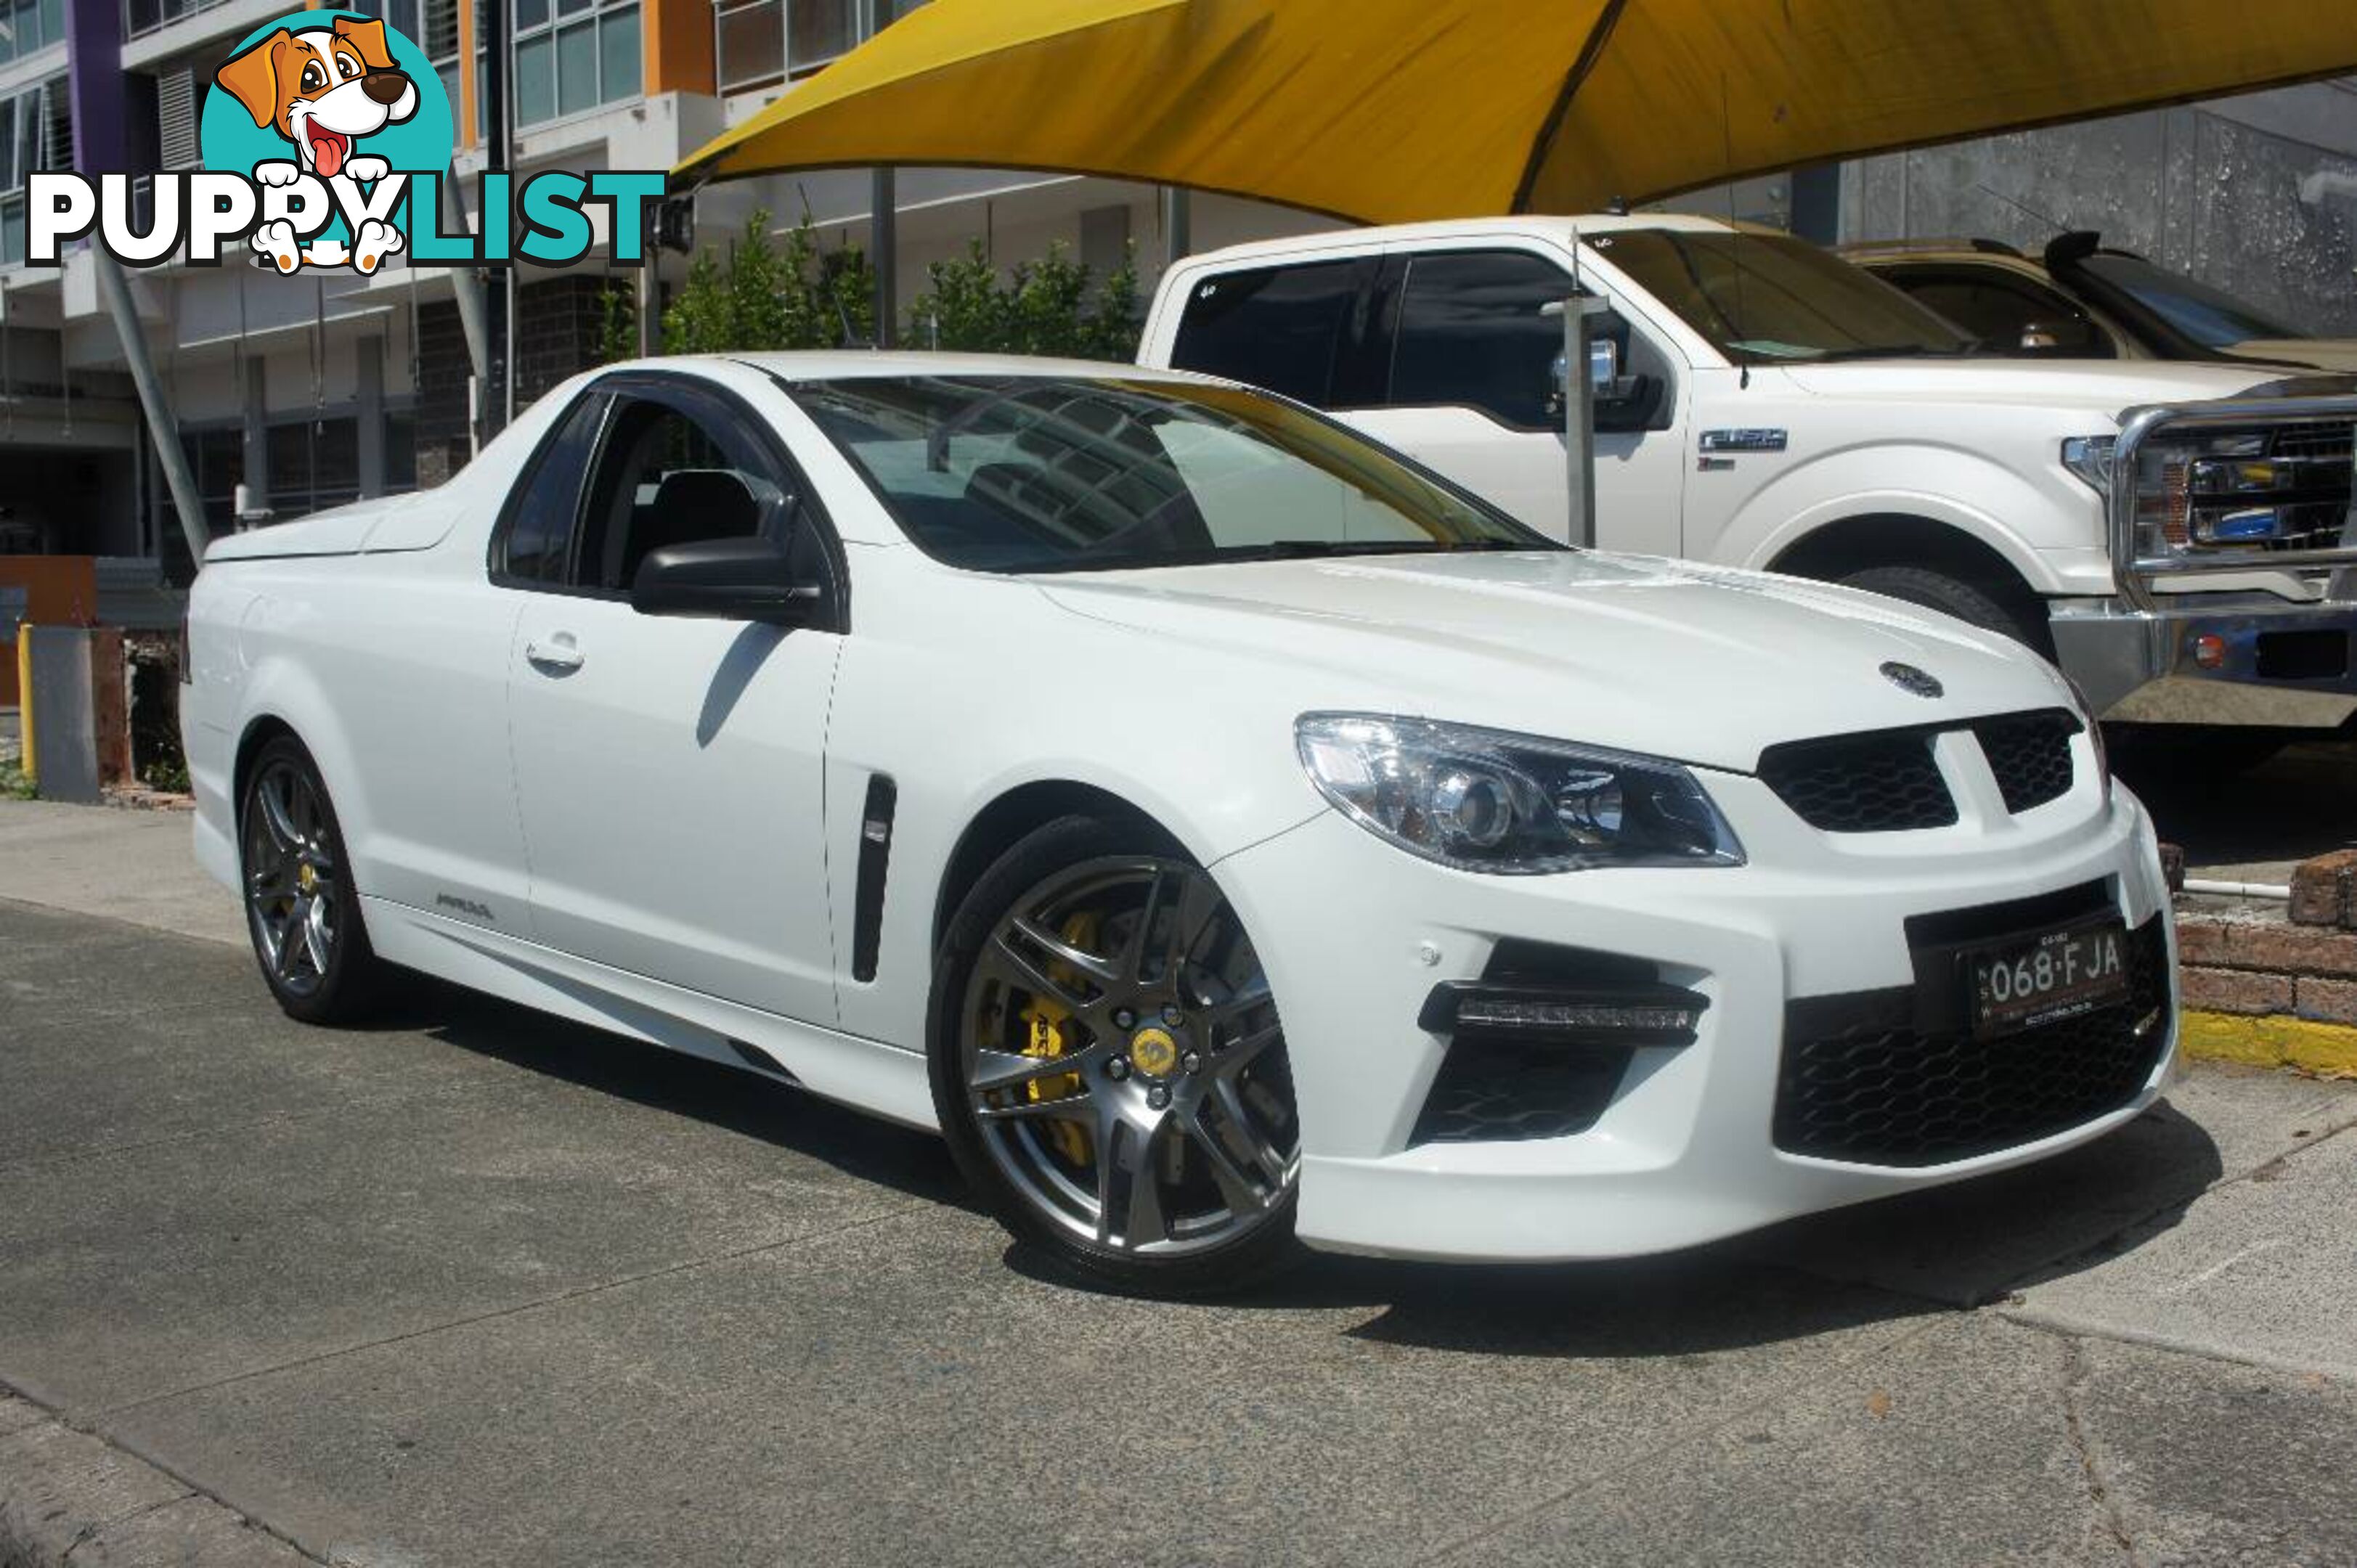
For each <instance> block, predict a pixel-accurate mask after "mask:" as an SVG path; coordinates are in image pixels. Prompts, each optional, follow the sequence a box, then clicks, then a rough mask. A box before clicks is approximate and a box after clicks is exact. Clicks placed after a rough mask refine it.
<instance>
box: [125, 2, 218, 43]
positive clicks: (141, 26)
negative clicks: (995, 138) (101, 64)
mask: <svg viewBox="0 0 2357 1568" xmlns="http://www.w3.org/2000/svg"><path fill="white" fill-rule="evenodd" d="M228 4H229V0H123V36H124V38H141V37H144V36H145V35H146V34H148V33H152V32H154V31H155V30H156V28H158V27H169V26H170V25H171V24H172V23H174V22H177V21H179V20H180V19H181V18H183V17H186V16H197V15H199V13H201V12H205V11H210V10H212V9H213V8H214V7H216V6H220V5H228Z"/></svg>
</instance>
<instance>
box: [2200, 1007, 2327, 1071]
mask: <svg viewBox="0 0 2357 1568" xmlns="http://www.w3.org/2000/svg"><path fill="white" fill-rule="evenodd" d="M2179 1038H2180V1039H2181V1041H2182V1042H2183V1046H2184V1051H2185V1054H2186V1055H2187V1056H2188V1057H2190V1058H2192V1059H2194V1060H2195V1061H2211V1062H2243V1063H2246V1064H2248V1065H2249V1066H2252V1067H2293V1068H2299V1069H2303V1070H2304V1071H2308V1072H2315V1073H2326V1074H2330V1076H2332V1077H2335V1078H2357V1029H2352V1028H2350V1027H2348V1026H2346V1025H2341V1024H2318V1023H2313V1022H2311V1021H2309V1019H2306V1018H2289V1017H2285V1016H2283V1015H2280V1014H2278V1015H2275V1016H2272V1017H2266V1018H2245V1017H2240V1016H2238V1015H2234V1014H2231V1013H2188V1014H2186V1015H2184V1017H2183V1018H2182V1019H2181V1020H2180V1022H2179Z"/></svg>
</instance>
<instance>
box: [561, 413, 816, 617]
mask: <svg viewBox="0 0 2357 1568" xmlns="http://www.w3.org/2000/svg"><path fill="white" fill-rule="evenodd" d="M782 494H783V492H782V490H781V489H780V487H779V485H778V483H777V481H776V479H775V478H772V476H771V467H770V462H769V460H768V458H767V456H766V455H765V454H764V453H763V452H762V450H761V449H760V447H759V446H757V445H756V444H755V443H754V442H753V441H752V440H751V439H750V438H749V437H748V435H746V433H745V432H744V430H743V429H742V428H741V427H740V426H739V425H738V424H737V421H736V419H735V418H734V417H732V416H731V415H730V414H729V413H728V412H727V411H726V409H725V408H724V407H722V406H721V405H720V404H718V403H716V402H713V401H712V400H709V399H707V398H705V397H704V396H702V395H700V394H696V393H694V392H685V391H683V392H679V393H677V394H675V395H674V394H672V393H670V392H667V391H666V392H661V393H657V392H635V391H634V392H627V393H624V394H622V395H620V396H618V397H617V398H616V399H615V401H614V412H613V414H612V416H611V417H610V418H609V419H608V421H607V423H606V436H605V441H604V443H603V444H602V446H600V447H599V449H598V452H597V462H596V464H595V465H594V466H593V467H591V469H590V473H589V484H588V495H587V503H586V505H585V506H584V508H583V511H582V516H583V524H582V538H581V553H580V557H579V560H578V562H577V564H576V568H575V580H576V583H577V584H578V585H580V586H582V587H585V588H591V589H597V590H600V591H603V592H607V593H620V592H625V591H627V590H628V589H629V588H630V583H631V580H632V579H633V578H634V577H636V576H637V575H638V570H639V564H640V562H641V561H644V560H645V559H646V558H647V554H648V553H649V552H650V551H653V550H660V549H662V548H663V547H664V546H666V545H672V544H692V543H695V542H700V541H703V540H707V539H742V538H749V537H750V536H752V535H753V534H756V533H759V532H760V531H761V528H762V525H763V522H764V520H765V519H766V518H768V517H769V516H770V514H771V513H772V512H773V511H774V510H775V508H776V503H777V502H778V501H779V500H780V499H781V497H782Z"/></svg>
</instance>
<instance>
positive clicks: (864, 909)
mask: <svg viewBox="0 0 2357 1568" xmlns="http://www.w3.org/2000/svg"><path fill="white" fill-rule="evenodd" d="M899 800H900V789H899V786H898V785H896V784H894V783H893V782H892V780H891V779H888V778H886V777H885V776H884V775H883V774H881V773H878V774H876V775H875V776H874V777H872V778H870V779H868V780H867V803H866V805H865V806H863V807H862V808H861V809H860V812H859V879H858V882H857V885H856V886H857V891H856V895H855V902H854V904H853V907H852V915H851V978H852V979H854V980H856V981H858V982H860V983H862V984H865V983H867V982H868V981H871V980H873V979H875V978H876V949H877V943H878V942H879V941H881V940H882V939H883V934H884V873H885V867H886V864H887V863H888V861H889V860H890V859H891V858H892V811H893V808H894V807H896V806H898V805H899Z"/></svg>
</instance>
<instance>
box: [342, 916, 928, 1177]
mask: <svg viewBox="0 0 2357 1568" xmlns="http://www.w3.org/2000/svg"><path fill="white" fill-rule="evenodd" d="M361 911H362V914H363V917H364V918H366V919H367V921H368V934H369V941H370V943H371V946H373V947H374V948H375V949H376V950H377V953H378V955H379V956H380V957H382V958H383V959H384V960H385V961H387V962H389V963H397V964H402V965H404V966H405V967H407V968H410V969H416V970H423V971H424V972H426V973H428V974H432V975H438V976H440V977H441V978H442V979H444V980H447V981H450V982H451V983H454V984H457V985H463V986H466V987H468V989H469V990H473V991H481V992H485V993H489V994H490V995H493V996H498V997H502V998H504V999H505V1000H507V1001H510V1002H515V1003H520V1004H522V1005H524V1006H526V1007H531V1008H535V1009H537V1010H538V1011H540V1012H543V1013H549V1014H554V1015H555V1016H557V1017H560V1018H569V1019H571V1020H573V1021H574V1022H575V1023H578V1024H587V1025H589V1026H591V1027H593V1028H598V1029H605V1030H608V1031H609V1032H611V1033H613V1034H617V1035H625V1036H629V1037H630V1038H631V1039H634V1040H644V1041H646V1042H647V1043H649V1044H650V1045H657V1046H662V1047H667V1048H669V1049H671V1050H675V1051H683V1052H685V1053H686V1054H687V1055H689V1056H692V1057H702V1058H705V1060H707V1061H716V1062H720V1063H723V1064H725V1065H726V1066H728V1067H733V1068H738V1069H744V1068H746V1067H747V1065H748V1049H749V1051H750V1052H751V1053H754V1054H755V1055H757V1056H759V1057H767V1058H770V1060H771V1061H773V1062H775V1063H776V1064H777V1067H778V1069H780V1071H782V1072H783V1073H784V1074H785V1075H787V1076H788V1077H791V1079H794V1080H796V1081H797V1082H799V1083H800V1084H801V1085H802V1087H803V1088H804V1089H807V1090H810V1091H811V1092H812V1093H813V1094H817V1095H822V1096H823V1097H825V1098H826V1099H829V1100H834V1101H841V1102H842V1103H844V1104H845V1105H848V1106H850V1107H852V1108H853V1109H854V1110H856V1111H864V1112H867V1113H869V1114H870V1115H874V1116H880V1117H883V1118H884V1119H885V1120H887V1121H889V1122H899V1123H900V1124H901V1125H902V1126H906V1127H915V1128H919V1129H921V1130H922V1131H925V1132H928V1133H931V1132H938V1131H940V1128H941V1123H940V1122H939V1121H938V1120H937V1119H936V1117H935V1116H934V1113H933V1093H932V1087H931V1082H930V1081H929V1079H928V1078H927V1076H926V1068H925V1058H924V1057H923V1056H922V1055H920V1054H919V1053H918V1052H915V1051H904V1050H900V1049H899V1048H897V1047H892V1046H887V1045H883V1044H880V1043H878V1042H877V1041H875V1040H866V1039H861V1038H859V1037H858V1036H854V1035H845V1034H841V1033H838V1032H836V1031H835V1030H833V1029H823V1028H820V1027H818V1026H815V1025H812V1024H803V1023H798V1022H796V1021H795V1020H793V1019H791V1018H781V1017H780V1016H778V1015H776V1014H774V1013H764V1012H761V1011H759V1009H757V1008H752V1007H746V1006H743V1005H740V1004H737V1003H734V1002H726V1001H723V1000H721V999H720V998H719V997H716V996H707V995H705V993H702V992H698V991H688V990H685V989H683V988H682V987H680V986H676V985H669V984H666V983H663V982H662V981H659V980H650V979H648V978H647V977H646V976H644V975H641V974H632V973H630V972H629V971H627V970H620V969H614V968H612V967H610V966H608V965H606V964H602V963H595V962H592V961H589V960H587V959H582V958H576V957H574V956H572V955H571V954H569V953H561V952H558V951H556V950H554V949H553V948H544V947H541V946H539V945H538V944H536V943H533V942H527V941H522V940H519V939H517V938H514V937H511V936H507V935H504V934H503V933H501V932H499V931H492V930H487V929H484V928H482V927H480V926H475V925H469V924H467V923H466V922H464V921H460V920H454V919H451V918H447V917H446V916H442V915H436V914H431V913H429V912H427V911H425V910H424V909H418V908H412V907H411V906H409V905H406V904H396V903H393V902H391V901H389V900H386V899H382V898H371V897H367V896H365V895H363V896H362V897H361Z"/></svg>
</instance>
